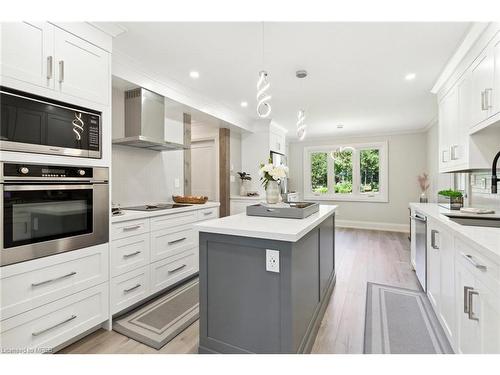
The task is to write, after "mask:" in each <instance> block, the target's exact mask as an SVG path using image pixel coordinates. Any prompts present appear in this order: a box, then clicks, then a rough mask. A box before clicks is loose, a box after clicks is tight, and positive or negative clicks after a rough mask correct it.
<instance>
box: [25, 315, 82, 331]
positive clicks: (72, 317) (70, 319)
mask: <svg viewBox="0 0 500 375" xmlns="http://www.w3.org/2000/svg"><path fill="white" fill-rule="evenodd" d="M76 318H77V316H76V315H71V316H70V317H69V318H68V319H65V320H63V321H62V322H59V323H57V324H54V325H53V326H50V327H47V328H44V329H41V330H40V331H36V332H33V333H32V334H31V335H32V336H40V335H41V334H42V333H45V332H47V331H50V330H51V329H54V328H57V327H59V326H62V325H63V324H66V323H68V322H71V321H72V320H74V319H76Z"/></svg>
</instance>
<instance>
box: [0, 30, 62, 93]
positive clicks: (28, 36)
mask: <svg viewBox="0 0 500 375" xmlns="http://www.w3.org/2000/svg"><path fill="white" fill-rule="evenodd" d="M0 27H1V28H0V30H1V39H0V45H1V46H2V54H1V61H0V71H1V74H2V75H3V76H7V77H11V78H15V79H17V80H19V81H23V82H27V83H31V84H34V85H37V86H42V87H50V88H53V87H54V79H52V78H49V77H50V74H49V73H50V69H51V68H53V64H50V60H49V59H48V58H49V56H53V52H54V26H52V25H50V24H49V23H46V22H5V23H2V25H1V26H0Z"/></svg>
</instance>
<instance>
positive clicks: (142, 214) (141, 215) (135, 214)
mask: <svg viewBox="0 0 500 375" xmlns="http://www.w3.org/2000/svg"><path fill="white" fill-rule="evenodd" d="M169 203H170V202H169ZM219 206H220V203H219V202H207V203H204V204H193V205H191V206H188V207H181V208H172V209H167V210H157V211H134V210H123V213H124V214H123V215H120V216H112V217H111V223H112V224H113V223H121V222H123V221H129V220H136V219H146V218H150V217H156V216H164V215H173V214H178V213H181V212H189V211H198V210H203V209H206V208H213V207H219Z"/></svg>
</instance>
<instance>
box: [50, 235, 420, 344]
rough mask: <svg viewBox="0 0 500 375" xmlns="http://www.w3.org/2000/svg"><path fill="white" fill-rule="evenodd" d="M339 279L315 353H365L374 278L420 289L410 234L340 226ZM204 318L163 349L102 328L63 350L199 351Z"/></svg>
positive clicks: (337, 252) (337, 248)
mask: <svg viewBox="0 0 500 375" xmlns="http://www.w3.org/2000/svg"><path fill="white" fill-rule="evenodd" d="M336 232H337V233H336V244H335V245H336V254H335V261H336V270H337V284H336V285H335V289H334V291H333V294H332V297H331V299H330V303H329V305H328V307H327V310H326V313H325V316H324V318H323V321H322V323H321V327H320V329H319V332H318V336H317V338H316V342H315V343H314V347H313V350H312V352H313V353H339V354H345V353H362V352H363V331H364V319H365V299H366V283H367V282H368V281H370V282H375V283H380V284H388V285H394V286H399V287H403V288H410V289H418V282H417V278H416V276H415V272H413V271H412V269H411V267H410V262H409V258H410V250H409V245H410V244H409V241H408V238H407V235H406V234H402V233H393V232H379V231H367V230H358V229H342V228H336ZM197 347H198V322H195V323H193V324H192V325H191V326H190V327H188V328H187V329H186V330H185V331H183V332H182V333H181V334H180V335H178V336H177V337H176V338H175V339H173V340H172V341H171V342H169V343H168V344H167V345H165V346H164V347H163V348H162V349H161V350H155V349H152V348H150V347H148V346H146V345H143V344H141V343H139V342H137V341H134V340H132V339H129V338H128V337H126V336H123V335H121V334H119V333H116V332H114V331H110V332H108V331H105V330H102V329H101V330H98V331H96V332H94V333H93V334H91V335H89V336H87V337H85V338H83V339H81V340H80V341H77V342H76V343H74V344H72V345H70V346H68V347H66V348H65V349H63V350H61V351H60V352H59V353H73V354H77V353H196V352H197Z"/></svg>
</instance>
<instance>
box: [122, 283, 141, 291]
mask: <svg viewBox="0 0 500 375" xmlns="http://www.w3.org/2000/svg"><path fill="white" fill-rule="evenodd" d="M140 287H141V284H137V285H135V286H133V287H132V288H128V289H124V290H123V293H130V292H131V291H133V290H136V289H137V288H140Z"/></svg>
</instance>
